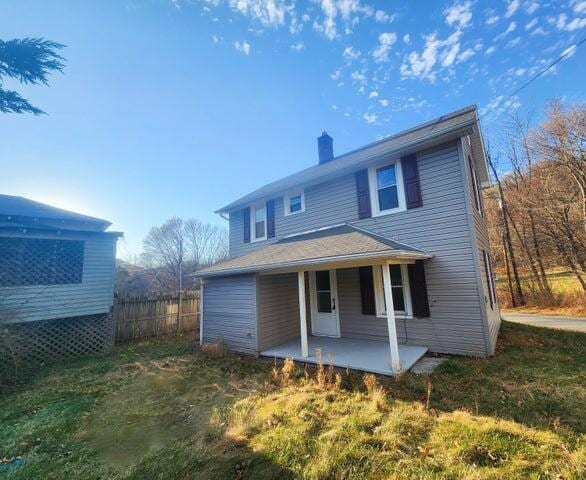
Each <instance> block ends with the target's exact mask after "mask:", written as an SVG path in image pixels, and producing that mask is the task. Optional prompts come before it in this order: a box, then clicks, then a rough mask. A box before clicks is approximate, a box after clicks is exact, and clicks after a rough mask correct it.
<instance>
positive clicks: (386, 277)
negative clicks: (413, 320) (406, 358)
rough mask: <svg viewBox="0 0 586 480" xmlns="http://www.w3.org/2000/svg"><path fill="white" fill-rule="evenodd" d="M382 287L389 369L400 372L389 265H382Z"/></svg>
mask: <svg viewBox="0 0 586 480" xmlns="http://www.w3.org/2000/svg"><path fill="white" fill-rule="evenodd" d="M382 271H383V285H384V291H385V303H386V306H387V328H388V330H389V344H390V346H391V367H392V370H393V371H394V372H397V373H398V372H400V371H401V360H400V358H399V342H398V341H397V328H396V326H395V306H394V305H393V292H392V290H391V272H390V271H389V265H388V264H386V263H385V264H383V265H382Z"/></svg>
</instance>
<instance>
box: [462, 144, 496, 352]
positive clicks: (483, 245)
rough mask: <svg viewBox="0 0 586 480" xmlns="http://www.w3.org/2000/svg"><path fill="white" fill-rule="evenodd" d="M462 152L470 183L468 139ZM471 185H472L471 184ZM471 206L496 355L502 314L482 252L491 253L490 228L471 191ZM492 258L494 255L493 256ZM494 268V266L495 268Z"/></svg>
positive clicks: (492, 342) (488, 322) (488, 323)
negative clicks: (492, 299)
mask: <svg viewBox="0 0 586 480" xmlns="http://www.w3.org/2000/svg"><path fill="white" fill-rule="evenodd" d="M462 152H463V154H464V158H465V159H466V162H465V163H466V169H467V170H466V176H467V179H468V181H470V182H471V178H472V174H471V172H470V171H469V163H468V161H467V159H468V155H470V156H471V158H472V160H473V161H474V157H473V153H472V151H471V149H470V146H469V145H468V141H467V139H463V140H462ZM470 185H471V184H470ZM470 206H471V210H472V218H473V222H474V236H475V242H476V245H477V249H478V263H479V268H480V281H481V283H482V297H481V301H484V304H485V309H486V317H487V325H488V340H489V345H488V349H489V354H491V355H492V354H494V349H495V347H496V341H497V338H498V333H499V329H500V325H501V314H500V310H499V305H498V299H497V298H495V303H494V305H493V307H492V308H491V307H490V300H489V290H488V289H489V286H488V284H487V273H486V264H485V262H484V256H483V254H482V251H483V250H484V251H486V252H489V253H490V242H489V238H488V228H487V225H486V221H485V220H484V217H483V216H482V215H481V214H480V212H479V211H478V210H477V209H476V207H475V203H474V191H470ZM491 257H492V255H491ZM493 268H494V266H493Z"/></svg>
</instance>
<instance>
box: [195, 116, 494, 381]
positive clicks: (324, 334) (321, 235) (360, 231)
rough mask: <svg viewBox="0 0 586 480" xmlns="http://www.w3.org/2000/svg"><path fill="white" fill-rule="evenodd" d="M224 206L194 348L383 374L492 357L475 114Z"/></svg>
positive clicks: (325, 151)
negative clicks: (221, 238) (212, 346)
mask: <svg viewBox="0 0 586 480" xmlns="http://www.w3.org/2000/svg"><path fill="white" fill-rule="evenodd" d="M318 157H319V163H317V164H316V165H314V166H313V167H310V168H307V169H305V170H302V171H300V172H298V173H295V174H293V175H290V176H288V177H285V178H283V179H280V180H277V181H275V182H273V183H270V184H268V185H265V186H264V187H261V188H259V189H258V190H255V191H254V192H252V193H250V194H248V195H246V196H244V197H242V198H240V199H238V200H236V201H235V202H233V203H231V204H229V205H227V206H225V207H223V208H221V209H220V210H218V213H220V214H222V215H223V216H228V218H229V223H230V257H229V259H228V260H227V261H225V262H222V263H220V264H217V265H214V266H212V267H209V268H205V269H203V270H200V271H199V272H197V274H196V275H197V276H199V277H200V278H201V279H202V285H203V286H202V308H201V311H202V316H201V332H200V338H201V341H202V342H218V341H221V342H223V343H224V344H225V345H226V346H227V347H228V348H229V349H231V350H234V351H237V352H241V353H248V354H254V355H261V356H269V357H279V358H286V357H288V358H293V359H296V360H301V361H307V362H315V361H316V350H317V349H319V350H320V352H318V353H317V355H318V356H319V355H321V357H322V358H323V359H324V361H325V362H330V363H332V364H334V365H337V366H341V367H350V368H356V369H359V370H365V371H373V372H377V373H384V374H392V373H397V372H400V371H404V370H406V369H408V368H410V367H411V366H412V365H413V364H414V363H415V362H416V361H417V359H419V358H420V357H421V356H422V355H423V354H424V353H425V352H426V351H431V352H439V353H452V354H462V355H475V356H487V355H493V354H494V351H495V343H496V340H497V336H498V331H499V325H500V313H499V309H498V304H497V299H496V294H495V285H494V279H493V273H492V268H491V261H490V253H489V243H488V234H487V229H486V223H485V220H484V217H483V215H484V213H483V204H482V196H481V185H483V184H487V183H488V182H489V176H488V170H487V163H486V158H485V153H484V147H483V141H482V134H481V131H480V125H479V121H478V113H477V109H476V107H475V106H472V107H467V108H464V109H462V110H459V111H457V112H454V113H451V114H449V115H445V116H443V117H440V118H438V119H436V120H433V121H431V122H427V123H425V124H422V125H419V126H417V127H414V128H411V129H409V130H405V131H403V132H400V133H398V134H396V135H392V136H390V137H387V138H385V139H383V140H381V141H378V142H375V143H373V144H370V145H367V146H365V147H363V148H360V149H358V150H355V151H352V152H349V153H346V154H344V155H340V156H337V157H335V156H334V154H333V141H332V138H331V137H330V136H328V135H327V134H326V133H324V134H322V136H321V137H319V138H318Z"/></svg>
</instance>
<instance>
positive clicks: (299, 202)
mask: <svg viewBox="0 0 586 480" xmlns="http://www.w3.org/2000/svg"><path fill="white" fill-rule="evenodd" d="M284 202H285V216H287V215H294V214H296V213H301V212H304V211H305V192H304V191H303V190H301V191H297V192H291V193H288V194H286V195H285V197H284Z"/></svg>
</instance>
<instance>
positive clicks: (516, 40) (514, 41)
mask: <svg viewBox="0 0 586 480" xmlns="http://www.w3.org/2000/svg"><path fill="white" fill-rule="evenodd" d="M519 43H521V37H515V38H513V39H512V40H509V41H508V42H507V47H506V48H513V47H516V46H517V45H519Z"/></svg>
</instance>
